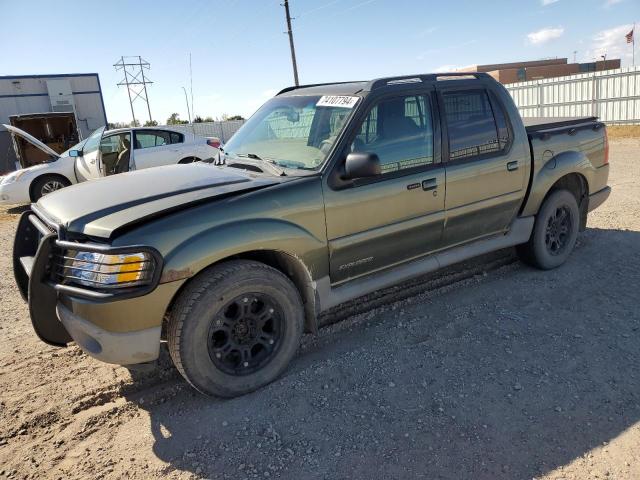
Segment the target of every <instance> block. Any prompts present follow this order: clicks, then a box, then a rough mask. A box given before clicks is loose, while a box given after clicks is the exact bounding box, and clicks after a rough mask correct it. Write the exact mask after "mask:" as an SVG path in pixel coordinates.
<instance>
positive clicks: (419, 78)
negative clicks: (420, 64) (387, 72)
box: [364, 72, 493, 91]
mask: <svg viewBox="0 0 640 480" xmlns="http://www.w3.org/2000/svg"><path fill="white" fill-rule="evenodd" d="M440 77H442V80H453V78H451V77H473V78H476V79H487V78H493V77H491V75H489V74H488V73H484V72H442V73H426V74H424V73H423V74H418V75H401V76H397V77H382V78H376V79H375V80H371V81H370V82H369V83H368V84H367V86H366V87H365V88H364V90H367V91H372V90H376V89H377V88H382V87H386V86H388V85H401V84H407V83H421V82H432V81H434V80H438V79H440Z"/></svg>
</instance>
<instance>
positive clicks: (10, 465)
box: [0, 139, 640, 480]
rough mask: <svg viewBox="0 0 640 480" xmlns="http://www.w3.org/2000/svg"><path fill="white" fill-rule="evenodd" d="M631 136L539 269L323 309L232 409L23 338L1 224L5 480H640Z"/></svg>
mask: <svg viewBox="0 0 640 480" xmlns="http://www.w3.org/2000/svg"><path fill="white" fill-rule="evenodd" d="M639 149H640V140H637V139H635V140H619V141H614V142H612V145H611V178H610V184H611V185H612V186H613V188H614V190H613V194H612V196H611V197H610V199H609V201H608V202H607V203H606V204H605V205H604V206H602V207H601V208H600V209H598V210H597V211H596V212H594V213H593V214H591V215H590V217H589V228H588V230H587V231H586V232H585V233H584V234H582V235H581V236H580V238H579V244H578V247H577V250H576V251H575V252H574V254H573V255H572V256H571V258H570V259H569V261H568V263H567V264H566V265H565V266H563V267H562V268H560V269H558V270H554V271H551V272H540V271H537V270H533V269H531V268H528V267H525V266H523V265H522V264H520V263H518V262H517V261H515V259H514V256H513V253H512V252H511V251H503V252H498V253H496V254H492V255H489V256H486V257H483V258H481V259H478V260H476V261H474V262H468V263H466V264H463V265H459V266H456V267H454V268H451V269H448V270H446V271H445V272H440V273H439V274H437V275H432V276H429V277H427V278H425V279H423V280H422V281H421V282H413V283H412V284H410V285H405V286H403V287H402V288H397V289H391V290H388V291H386V292H384V293H383V294H380V295H376V296H372V297H370V298H368V299H366V301H360V302H358V303H357V304H352V305H348V306H346V307H343V308H341V309H338V310H334V311H333V312H331V313H330V314H329V315H327V316H325V318H324V319H323V320H324V322H325V323H327V324H329V325H328V326H326V327H325V328H323V329H321V332H320V334H319V335H318V336H317V337H312V336H308V337H305V339H304V342H303V346H302V348H301V350H300V354H299V355H298V357H297V358H296V359H295V361H294V362H293V365H292V366H291V368H290V369H289V370H288V371H287V372H286V374H285V376H284V377H283V378H281V379H280V380H278V381H276V382H275V383H273V384H271V385H270V386H268V387H266V388H264V389H262V390H260V391H258V392H255V393H253V394H250V395H246V396H244V397H242V398H237V399H233V400H225V401H222V400H212V399H209V398H205V397H203V396H201V395H199V394H197V393H195V392H194V391H192V390H191V389H190V388H189V387H188V386H187V385H186V384H185V382H184V381H182V379H181V378H180V377H179V376H178V374H177V373H176V371H175V369H173V367H172V366H171V364H170V362H169V361H168V359H167V355H166V352H163V355H162V358H161V360H160V362H159V366H158V368H156V369H153V370H150V371H146V372H142V371H137V372H136V371H132V372H130V371H129V370H127V369H125V368H122V367H115V366H110V365H106V364H102V363H99V362H97V361H94V360H92V359H91V358H89V357H87V356H86V355H84V354H83V353H82V352H81V351H80V350H79V349H78V348H77V347H75V346H71V347H69V348H66V349H56V348H52V347H49V346H47V345H45V344H43V343H41V342H39V341H38V339H37V338H36V336H35V334H34V333H33V331H32V328H31V325H30V322H29V317H28V312H27V308H26V307H25V304H24V303H23V301H22V300H21V299H20V297H19V294H18V291H17V289H16V287H15V286H14V284H13V278H12V273H11V265H10V258H9V252H10V250H11V245H12V239H13V234H14V229H15V226H16V222H17V213H18V210H17V209H11V210H9V211H5V210H0V248H1V249H2V251H4V252H5V254H3V255H2V256H0V299H1V300H2V301H1V302H0V335H2V337H3V340H2V342H0V389H1V391H2V394H1V396H0V399H1V400H0V478H1V477H2V475H4V476H6V477H9V478H65V479H66V478H72V479H73V478H141V479H146V478H153V477H158V476H161V475H162V476H166V477H168V478H179V479H185V478H229V479H236V478H239V479H242V478H271V477H276V478H292V479H299V478H328V479H341V478H363V479H365V478H366V479H369V478H429V479H436V478H441V479H463V478H472V479H499V478H508V479H511V478H514V479H531V478H538V479H557V480H559V479H581V480H582V479H591V478H594V479H595V478H610V479H635V478H640V449H639V448H638V445H640V349H639V348H638V340H639V339H640V312H639V311H638V307H639V300H640V294H639V291H640V273H639V272H640V164H639V163H638V161H637V160H638V153H637V152H638V151H639Z"/></svg>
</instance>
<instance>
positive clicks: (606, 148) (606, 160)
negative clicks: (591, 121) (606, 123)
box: [604, 127, 609, 165]
mask: <svg viewBox="0 0 640 480" xmlns="http://www.w3.org/2000/svg"><path fill="white" fill-rule="evenodd" d="M607 163H609V134H608V133H607V127H605V128H604V164H605V165H606V164H607Z"/></svg>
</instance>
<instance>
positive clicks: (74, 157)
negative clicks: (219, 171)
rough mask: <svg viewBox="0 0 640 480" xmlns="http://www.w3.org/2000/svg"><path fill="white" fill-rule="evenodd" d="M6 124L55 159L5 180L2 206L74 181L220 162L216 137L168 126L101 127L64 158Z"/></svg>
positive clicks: (27, 200) (2, 180)
mask: <svg viewBox="0 0 640 480" xmlns="http://www.w3.org/2000/svg"><path fill="white" fill-rule="evenodd" d="M3 126H4V127H5V128H6V129H7V130H9V131H10V132H11V133H12V134H13V135H17V136H19V137H21V138H22V139H24V140H25V141H27V142H29V143H31V144H32V145H34V146H36V147H37V148H39V149H40V150H42V151H44V152H45V153H46V154H47V155H49V157H50V159H49V160H48V161H47V162H45V163H41V164H39V165H34V166H32V167H29V168H23V169H20V170H17V171H15V172H11V173H9V174H8V175H5V176H4V177H0V204H5V205H7V204H25V203H30V202H35V201H37V200H38V199H39V198H40V197H42V196H43V195H46V194H47V193H51V192H53V191H55V190H58V189H60V188H63V187H66V186H68V185H71V184H73V183H78V182H83V181H86V180H92V179H95V178H100V177H104V176H108V175H114V174H117V173H123V172H128V171H130V170H140V169H143V168H151V167H159V166H161V165H170V164H174V163H191V162H197V161H201V160H204V161H212V162H217V161H218V159H219V152H220V150H219V149H220V140H218V139H217V138H205V137H200V136H198V135H194V134H192V133H189V132H185V131H178V130H171V129H167V128H119V129H116V130H108V131H105V129H104V127H102V128H99V129H98V130H96V131H95V132H93V133H92V134H91V135H90V136H89V137H88V138H86V139H85V140H83V141H82V142H80V143H78V144H77V145H74V146H73V147H71V148H70V149H69V150H67V151H66V152H63V153H60V154H59V153H56V152H55V151H53V150H52V149H51V148H49V147H48V146H47V145H45V144H44V143H42V142H41V141H39V140H38V139H37V138H35V137H33V136H31V135H29V134H28V133H27V132H25V131H23V130H20V129H19V128H16V127H13V126H11V125H3ZM132 139H133V141H132ZM132 145H133V148H132Z"/></svg>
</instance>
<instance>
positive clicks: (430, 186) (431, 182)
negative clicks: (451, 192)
mask: <svg viewBox="0 0 640 480" xmlns="http://www.w3.org/2000/svg"><path fill="white" fill-rule="evenodd" d="M436 188H438V180H437V179H436V178H428V179H427V180H423V181H422V190H424V191H425V192H426V191H427V190H435V189H436Z"/></svg>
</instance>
